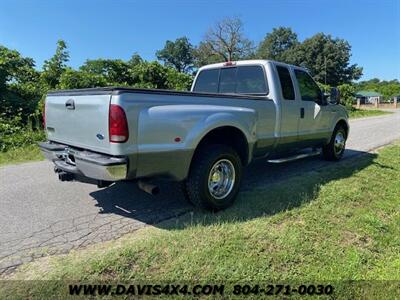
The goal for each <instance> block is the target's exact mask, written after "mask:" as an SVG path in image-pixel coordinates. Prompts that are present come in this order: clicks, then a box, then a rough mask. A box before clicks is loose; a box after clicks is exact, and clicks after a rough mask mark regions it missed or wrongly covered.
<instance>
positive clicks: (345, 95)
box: [338, 83, 355, 110]
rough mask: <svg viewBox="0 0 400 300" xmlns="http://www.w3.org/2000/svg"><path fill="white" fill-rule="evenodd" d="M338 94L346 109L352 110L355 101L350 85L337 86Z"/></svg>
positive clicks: (353, 89) (352, 87) (352, 88)
mask: <svg viewBox="0 0 400 300" xmlns="http://www.w3.org/2000/svg"><path fill="white" fill-rule="evenodd" d="M338 89H339V92H340V102H342V103H343V104H344V105H345V106H346V107H347V109H349V110H352V109H353V101H354V100H355V97H354V96H355V88H354V86H353V85H351V84H347V83H345V84H342V85H339V86H338Z"/></svg>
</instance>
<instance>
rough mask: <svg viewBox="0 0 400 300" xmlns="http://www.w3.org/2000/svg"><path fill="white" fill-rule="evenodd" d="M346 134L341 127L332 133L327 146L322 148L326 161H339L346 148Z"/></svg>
mask: <svg viewBox="0 0 400 300" xmlns="http://www.w3.org/2000/svg"><path fill="white" fill-rule="evenodd" d="M346 139H347V134H346V130H345V129H344V128H343V126H338V127H336V128H335V130H334V131H333V134H332V137H331V140H330V141H329V144H327V145H325V146H323V147H322V153H323V155H324V158H325V159H326V160H340V159H341V158H342V156H343V153H344V150H345V148H346Z"/></svg>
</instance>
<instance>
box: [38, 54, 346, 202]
mask: <svg viewBox="0 0 400 300" xmlns="http://www.w3.org/2000/svg"><path fill="white" fill-rule="evenodd" d="M338 104H339V94H338V92H337V90H336V89H332V91H331V94H330V95H325V94H323V93H322V92H321V90H320V89H319V87H318V85H317V84H316V83H315V82H314V80H313V79H312V77H311V76H310V75H309V74H308V72H307V70H305V69H303V68H300V67H296V66H292V65H287V64H283V63H279V62H274V61H268V60H248V61H238V62H227V63H220V64H213V65H208V66H205V67H202V68H200V69H199V71H198V72H197V76H196V78H195V80H194V83H193V86H192V89H191V91H190V92H177V91H167V90H147V89H132V88H125V87H124V88H118V87H107V88H93V89H80V90H60V91H53V92H50V93H49V94H48V96H47V98H46V103H45V128H46V132H47V137H48V141H47V142H45V143H41V144H40V147H41V149H42V151H43V153H44V154H45V156H46V157H47V158H48V159H50V160H51V161H53V162H54V164H55V172H57V173H58V175H59V178H60V179H61V180H74V179H76V178H78V177H79V176H80V177H82V176H84V177H88V178H91V179H95V180H97V183H98V186H99V187H105V186H107V185H109V184H111V183H112V182H115V181H118V180H132V179H137V180H138V182H139V186H141V187H142V188H143V189H144V190H146V191H149V192H154V193H155V191H156V189H155V188H153V187H154V186H153V185H151V183H150V182H149V179H151V178H165V179H169V180H174V181H181V182H182V183H183V185H184V186H185V193H186V195H187V197H188V198H189V200H190V201H191V202H192V203H193V204H195V205H197V206H199V207H202V208H204V209H210V210H219V209H223V208H226V207H228V206H229V205H231V204H232V202H233V201H234V199H235V197H236V195H237V193H238V191H239V187H240V182H241V179H242V174H243V167H245V166H246V165H248V164H249V163H250V162H252V161H253V160H256V159H260V160H261V161H264V162H265V161H269V162H272V163H281V162H286V161H291V160H294V159H298V158H302V157H305V156H310V155H317V154H319V153H320V149H322V154H323V157H324V158H325V159H328V160H339V159H340V158H341V157H342V155H343V152H344V149H345V143H346V138H347V136H348V134H349V124H348V121H347V119H348V115H347V112H346V109H345V108H344V107H343V106H342V105H338ZM306 148H310V151H308V152H306V153H304V151H303V153H300V154H299V150H304V149H306Z"/></svg>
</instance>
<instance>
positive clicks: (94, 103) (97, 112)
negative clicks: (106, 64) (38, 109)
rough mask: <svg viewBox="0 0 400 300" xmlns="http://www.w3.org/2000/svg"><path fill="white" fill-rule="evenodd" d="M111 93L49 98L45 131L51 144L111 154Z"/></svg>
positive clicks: (50, 96) (53, 96)
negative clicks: (109, 111) (109, 136)
mask: <svg viewBox="0 0 400 300" xmlns="http://www.w3.org/2000/svg"><path fill="white" fill-rule="evenodd" d="M110 100H111V94H102V95H90V94H89V95H70V96H68V95H51V94H50V95H48V96H47V98H46V104H45V105H46V107H45V113H46V129H47V136H48V139H49V140H50V141H55V142H59V143H63V144H67V145H70V146H75V147H79V148H84V149H89V150H93V151H97V152H102V153H109V152H110V143H109V139H108V110H109V106H110Z"/></svg>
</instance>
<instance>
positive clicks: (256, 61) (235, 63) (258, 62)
mask: <svg viewBox="0 0 400 300" xmlns="http://www.w3.org/2000/svg"><path fill="white" fill-rule="evenodd" d="M230 63H231V64H232V66H243V65H266V64H267V63H272V64H278V65H286V66H290V67H294V68H298V69H303V70H305V71H307V69H306V68H303V67H299V66H295V65H291V64H287V63H284V62H280V61H275V60H270V59H249V60H237V61H232V62H221V63H216V64H210V65H205V66H203V67H201V68H200V69H199V71H202V70H205V69H216V68H223V67H226V66H228V65H229V64H230Z"/></svg>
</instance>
